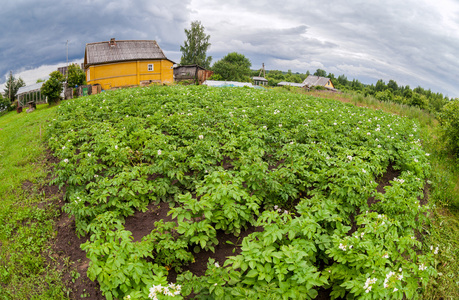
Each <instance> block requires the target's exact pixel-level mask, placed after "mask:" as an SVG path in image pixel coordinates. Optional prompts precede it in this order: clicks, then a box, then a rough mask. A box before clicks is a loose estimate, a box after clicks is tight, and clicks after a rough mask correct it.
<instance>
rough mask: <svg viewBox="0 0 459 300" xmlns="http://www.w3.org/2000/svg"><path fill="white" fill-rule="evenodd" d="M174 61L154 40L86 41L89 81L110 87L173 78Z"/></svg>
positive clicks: (102, 86) (85, 63)
mask: <svg viewBox="0 0 459 300" xmlns="http://www.w3.org/2000/svg"><path fill="white" fill-rule="evenodd" d="M173 66H174V62H173V61H171V60H169V59H168V58H167V57H166V56H165V55H164V53H163V51H162V50H161V48H160V47H159V45H158V44H157V43H156V41H153V40H126V41H116V40H115V39H114V38H113V39H111V40H110V41H108V42H98V43H90V44H86V48H85V53H84V70H85V73H86V82H87V83H88V84H90V85H100V86H101V89H103V90H109V89H113V88H120V87H130V86H139V85H140V86H143V85H149V84H152V83H157V84H164V83H172V82H173V81H174V74H173V69H172V68H173Z"/></svg>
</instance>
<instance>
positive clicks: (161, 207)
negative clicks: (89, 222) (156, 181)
mask: <svg viewBox="0 0 459 300" xmlns="http://www.w3.org/2000/svg"><path fill="white" fill-rule="evenodd" d="M47 160H48V163H49V164H51V163H55V162H56V161H55V158H54V157H53V156H52V155H51V154H50V153H48V157H47ZM399 175H400V171H398V170H394V169H393V167H392V166H389V167H388V169H387V172H386V173H385V174H384V175H383V176H382V177H381V178H379V179H377V182H378V187H377V191H378V192H379V193H385V190H384V187H385V186H387V185H389V181H390V180H393V178H394V177H398V176H399ZM32 185H33V184H32V183H29V182H25V183H24V185H23V187H24V189H26V190H27V189H31V188H32ZM40 191H42V192H43V193H45V194H46V195H47V198H51V197H54V198H55V199H56V197H57V200H54V201H56V203H55V204H56V205H58V206H60V207H61V215H60V216H59V218H58V219H57V220H56V231H57V236H56V238H55V241H54V246H53V252H54V253H53V254H52V257H53V258H54V259H55V262H54V264H57V265H58V268H61V269H62V270H63V272H64V280H65V282H66V284H67V286H68V288H69V289H70V290H71V293H70V298H71V299H82V298H83V299H90V300H98V299H105V297H103V295H102V293H101V291H100V288H99V284H98V283H97V282H92V281H91V280H90V279H89V278H88V277H87V275H86V273H87V270H88V266H89V259H88V258H86V253H85V252H84V251H83V250H81V248H80V245H81V244H82V243H84V242H86V241H87V240H88V237H81V238H78V237H77V235H76V233H75V222H74V218H73V217H69V216H68V215H67V214H66V213H65V212H63V211H62V207H63V205H64V194H65V188H64V189H63V190H61V191H59V189H58V187H57V186H53V185H51V186H43V187H41V189H40ZM425 198H426V197H425ZM377 201H378V200H375V199H374V198H370V199H368V204H369V205H371V204H373V203H376V202H377ZM423 201H426V200H425V199H423ZM147 208H148V209H147V211H146V212H136V213H134V215H132V216H130V217H127V218H126V220H125V228H126V230H129V231H131V232H132V234H133V239H134V241H140V240H141V239H142V237H143V236H145V235H147V234H149V233H150V232H151V230H152V229H154V222H156V221H159V220H164V221H166V222H167V221H171V220H172V219H171V217H170V216H168V215H167V214H168V212H169V204H167V203H160V204H154V203H151V204H150V205H148V207H147ZM261 230H262V229H261V228H255V227H249V228H248V229H247V230H245V231H243V232H242V233H241V235H240V237H235V236H234V235H227V234H225V233H224V232H222V231H218V232H217V239H218V241H219V244H218V245H217V246H216V247H215V253H213V252H211V251H203V252H200V253H197V254H194V256H195V262H194V263H192V264H189V265H187V266H184V267H183V271H187V270H189V271H191V272H192V273H193V274H195V275H197V276H201V275H204V273H205V270H206V269H207V262H208V259H209V258H213V259H215V260H216V262H218V263H219V264H220V265H223V264H224V262H225V260H226V259H227V257H228V256H232V255H237V254H239V253H240V251H241V250H240V244H241V242H242V239H243V238H244V237H246V236H248V235H249V234H250V233H252V232H255V231H261ZM227 241H229V242H230V243H227ZM238 245H239V246H238ZM65 265H67V266H69V267H64V266H65ZM59 266H61V267H59ZM76 272H77V273H78V274H79V276H78V275H76V274H77V273H76ZM177 275H178V274H177V273H176V272H175V271H174V270H171V271H170V272H169V277H168V279H169V281H171V282H174V281H175V280H176V277H177ZM330 292H331V290H325V289H320V290H319V295H318V296H317V298H316V299H320V300H321V299H330Z"/></svg>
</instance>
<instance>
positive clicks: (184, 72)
mask: <svg viewBox="0 0 459 300" xmlns="http://www.w3.org/2000/svg"><path fill="white" fill-rule="evenodd" d="M212 74H214V72H213V71H209V70H206V69H204V68H203V67H201V66H198V65H183V66H177V67H175V68H174V80H175V81H177V82H180V81H185V80H190V81H193V82H197V83H198V84H202V83H203V82H204V81H206V80H207V79H208V78H209V77H210V76H212Z"/></svg>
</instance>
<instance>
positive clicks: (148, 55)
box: [84, 39, 169, 67]
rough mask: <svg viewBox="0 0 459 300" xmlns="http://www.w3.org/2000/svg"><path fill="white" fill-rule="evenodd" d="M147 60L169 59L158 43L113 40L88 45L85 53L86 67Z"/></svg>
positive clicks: (151, 41)
mask: <svg viewBox="0 0 459 300" xmlns="http://www.w3.org/2000/svg"><path fill="white" fill-rule="evenodd" d="M147 59H148V60H149V59H167V57H166V55H164V53H163V50H161V48H160V47H159V45H158V43H156V41H153V40H138V41H135V40H130V41H115V40H114V39H112V40H111V41H107V42H98V43H90V44H86V49H85V53H84V65H85V67H87V66H90V65H97V64H103V63H111V62H120V61H132V60H147ZM168 60H169V59H168Z"/></svg>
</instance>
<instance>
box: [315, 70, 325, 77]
mask: <svg viewBox="0 0 459 300" xmlns="http://www.w3.org/2000/svg"><path fill="white" fill-rule="evenodd" d="M314 76H320V77H327V72H325V70H322V69H317V70H316V71H315V72H314Z"/></svg>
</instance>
